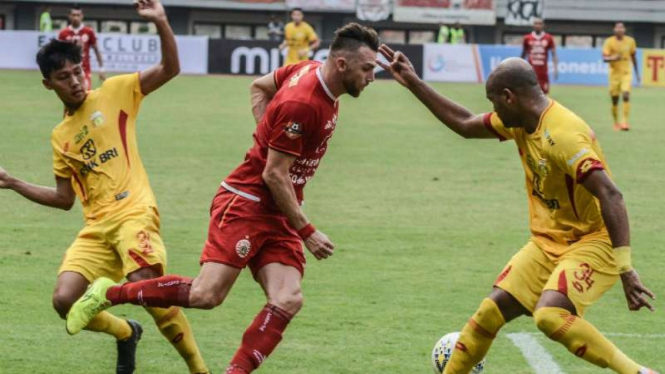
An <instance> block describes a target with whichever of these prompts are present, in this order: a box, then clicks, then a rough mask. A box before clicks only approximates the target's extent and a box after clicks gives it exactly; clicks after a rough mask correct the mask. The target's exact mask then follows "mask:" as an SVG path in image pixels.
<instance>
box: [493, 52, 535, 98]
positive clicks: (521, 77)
mask: <svg viewBox="0 0 665 374" xmlns="http://www.w3.org/2000/svg"><path fill="white" fill-rule="evenodd" d="M506 88H507V89H509V90H510V91H512V92H514V93H518V92H525V93H526V92H528V91H531V90H537V89H539V86H538V78H537V77H536V73H535V72H534V71H533V68H532V67H531V65H529V63H528V62H526V61H525V60H523V59H521V58H517V57H512V58H509V59H506V60H504V61H503V62H501V63H500V64H499V66H497V68H496V69H495V70H494V71H493V72H492V74H490V76H489V78H488V79H487V92H488V93H489V92H492V93H500V92H502V91H503V90H504V89H506Z"/></svg>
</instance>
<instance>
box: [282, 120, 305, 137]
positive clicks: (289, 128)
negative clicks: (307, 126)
mask: <svg viewBox="0 0 665 374" xmlns="http://www.w3.org/2000/svg"><path fill="white" fill-rule="evenodd" d="M284 131H285V132H286V136H288V137H289V139H291V140H296V139H298V138H299V137H300V136H302V125H301V124H299V123H295V122H289V123H288V124H287V125H286V128H285V129H284Z"/></svg>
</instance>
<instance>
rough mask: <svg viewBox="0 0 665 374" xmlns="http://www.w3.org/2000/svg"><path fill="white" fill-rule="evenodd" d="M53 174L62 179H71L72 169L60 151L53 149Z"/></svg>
mask: <svg viewBox="0 0 665 374" xmlns="http://www.w3.org/2000/svg"><path fill="white" fill-rule="evenodd" d="M53 173H54V174H55V175H56V176H58V177H60V178H67V179H69V178H71V177H72V168H71V167H69V165H67V163H66V162H65V159H64V157H62V153H60V150H58V149H56V148H55V147H53Z"/></svg>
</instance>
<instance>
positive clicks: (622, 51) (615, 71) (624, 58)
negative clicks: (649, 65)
mask: <svg viewBox="0 0 665 374" xmlns="http://www.w3.org/2000/svg"><path fill="white" fill-rule="evenodd" d="M636 51H637V44H635V39H633V38H631V37H630V36H627V35H624V36H623V38H621V39H618V38H617V37H616V36H611V37H609V38H607V39H605V43H603V56H613V55H619V57H620V59H619V60H617V61H612V62H610V75H623V74H631V72H632V69H631V64H632V58H631V56H632V55H634V54H635V52H636Z"/></svg>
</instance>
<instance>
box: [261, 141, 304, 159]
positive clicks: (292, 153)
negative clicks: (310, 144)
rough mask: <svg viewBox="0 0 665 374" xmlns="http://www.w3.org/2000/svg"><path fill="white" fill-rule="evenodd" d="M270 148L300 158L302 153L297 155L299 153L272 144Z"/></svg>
mask: <svg viewBox="0 0 665 374" xmlns="http://www.w3.org/2000/svg"><path fill="white" fill-rule="evenodd" d="M268 148H270V149H273V150H275V151H277V152H282V153H288V154H290V155H292V156H296V157H300V153H297V152H294V151H291V150H288V149H284V148H280V147H275V146H274V145H272V144H268Z"/></svg>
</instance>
